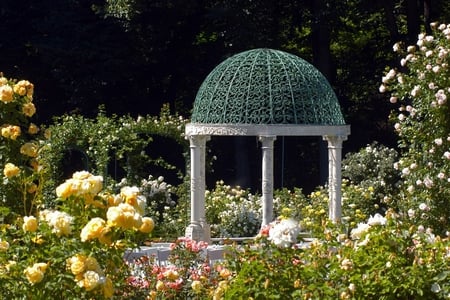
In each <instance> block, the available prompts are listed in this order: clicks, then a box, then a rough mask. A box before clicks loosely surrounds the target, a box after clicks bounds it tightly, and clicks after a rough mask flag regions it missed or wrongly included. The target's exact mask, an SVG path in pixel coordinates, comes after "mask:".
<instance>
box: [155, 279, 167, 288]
mask: <svg viewBox="0 0 450 300" xmlns="http://www.w3.org/2000/svg"><path fill="white" fill-rule="evenodd" d="M165 289H166V286H165V285H164V282H162V281H161V280H158V282H156V290H157V291H163V290H165Z"/></svg>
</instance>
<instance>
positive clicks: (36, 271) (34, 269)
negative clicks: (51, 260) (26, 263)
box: [23, 263, 48, 284]
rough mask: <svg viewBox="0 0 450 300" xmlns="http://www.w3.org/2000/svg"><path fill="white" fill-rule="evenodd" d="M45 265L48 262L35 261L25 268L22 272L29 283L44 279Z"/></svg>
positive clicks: (46, 265)
mask: <svg viewBox="0 0 450 300" xmlns="http://www.w3.org/2000/svg"><path fill="white" fill-rule="evenodd" d="M47 267H48V264H46V263H35V264H33V266H31V267H28V268H26V269H25V270H24V272H23V273H24V274H25V277H26V278H27V280H28V281H29V282H30V283H31V284H36V283H39V282H41V281H42V279H44V275H45V271H46V270H47Z"/></svg>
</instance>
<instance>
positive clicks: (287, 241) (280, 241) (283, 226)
mask: <svg viewBox="0 0 450 300" xmlns="http://www.w3.org/2000/svg"><path fill="white" fill-rule="evenodd" d="M299 234H300V224H299V222H297V221H295V220H293V219H282V220H281V221H275V222H273V223H271V225H270V229H269V240H270V241H272V243H274V245H276V246H277V247H281V248H287V247H291V246H292V245H294V244H296V243H297V238H298V235H299Z"/></svg>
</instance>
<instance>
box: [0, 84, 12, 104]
mask: <svg viewBox="0 0 450 300" xmlns="http://www.w3.org/2000/svg"><path fill="white" fill-rule="evenodd" d="M13 94H14V92H13V89H12V87H10V86H9V85H2V86H0V101H2V102H3V103H8V102H11V101H13Z"/></svg>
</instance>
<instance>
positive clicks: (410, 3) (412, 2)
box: [406, 0, 420, 44]
mask: <svg viewBox="0 0 450 300" xmlns="http://www.w3.org/2000/svg"><path fill="white" fill-rule="evenodd" d="M406 23H407V28H408V42H409V43H410V44H413V43H415V42H416V41H417V35H418V34H419V31H420V18H419V4H418V1H417V0H407V1H406Z"/></svg>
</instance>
